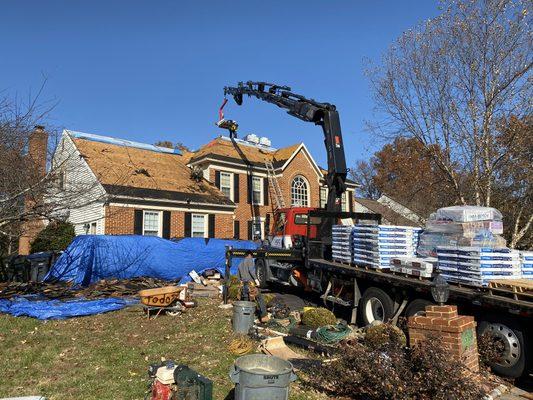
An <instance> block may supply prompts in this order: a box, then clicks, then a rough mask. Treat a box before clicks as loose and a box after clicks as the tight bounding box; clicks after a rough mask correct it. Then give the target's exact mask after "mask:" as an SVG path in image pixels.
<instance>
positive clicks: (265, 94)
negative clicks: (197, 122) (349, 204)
mask: <svg viewBox="0 0 533 400" xmlns="http://www.w3.org/2000/svg"><path fill="white" fill-rule="evenodd" d="M228 94H229V95H232V96H233V98H234V99H235V102H236V103H237V104H238V105H241V104H242V102H243V96H244V95H248V96H254V97H256V98H258V99H260V100H263V101H266V102H268V103H272V104H275V105H276V106H278V107H280V108H283V109H286V110H287V113H288V114H290V115H292V116H294V117H296V118H299V119H301V120H303V121H307V122H314V123H315V125H320V126H322V129H323V131H324V144H325V145H326V150H327V154H328V173H327V176H326V183H327V186H328V189H329V193H328V202H327V205H326V210H328V211H340V210H341V196H342V194H343V193H344V192H345V191H346V184H345V182H346V175H347V172H348V171H347V169H346V157H345V155H344V144H343V141H342V133H341V124H340V119H339V113H338V111H337V109H336V107H335V106H334V105H333V104H329V103H319V102H317V101H315V100H313V99H308V98H306V97H304V96H301V95H299V94H296V93H292V92H291V88H290V87H288V86H279V85H275V84H273V83H267V82H250V81H249V82H246V83H243V82H239V84H238V85H237V87H225V88H224V95H228Z"/></svg>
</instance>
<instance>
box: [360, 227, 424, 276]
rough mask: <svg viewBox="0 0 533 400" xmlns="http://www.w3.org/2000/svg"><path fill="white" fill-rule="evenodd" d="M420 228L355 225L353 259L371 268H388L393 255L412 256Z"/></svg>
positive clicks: (414, 252)
mask: <svg viewBox="0 0 533 400" xmlns="http://www.w3.org/2000/svg"><path fill="white" fill-rule="evenodd" d="M420 230H421V229H420V228H415V227H410V226H394V225H362V224H359V225H355V226H354V228H353V234H352V237H353V240H352V244H353V261H354V263H357V264H363V265H367V266H370V267H373V268H389V267H390V260H391V259H392V258H393V257H414V256H415V254H416V246H417V244H418V236H419V233H420Z"/></svg>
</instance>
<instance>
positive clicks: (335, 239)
mask: <svg viewBox="0 0 533 400" xmlns="http://www.w3.org/2000/svg"><path fill="white" fill-rule="evenodd" d="M351 238H352V226H349V225H333V228H332V243H331V257H332V258H333V259H334V260H335V261H341V262H346V263H350V262H351V261H352V244H351Z"/></svg>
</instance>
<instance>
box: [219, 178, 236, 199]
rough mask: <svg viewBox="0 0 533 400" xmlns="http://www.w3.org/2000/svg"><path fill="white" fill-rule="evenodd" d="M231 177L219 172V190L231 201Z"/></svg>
mask: <svg viewBox="0 0 533 400" xmlns="http://www.w3.org/2000/svg"><path fill="white" fill-rule="evenodd" d="M232 175H233V174H231V173H229V172H220V190H221V191H222V193H224V195H225V196H226V197H229V198H230V199H231V197H232V196H231V193H232V190H231V182H232V179H231V178H232Z"/></svg>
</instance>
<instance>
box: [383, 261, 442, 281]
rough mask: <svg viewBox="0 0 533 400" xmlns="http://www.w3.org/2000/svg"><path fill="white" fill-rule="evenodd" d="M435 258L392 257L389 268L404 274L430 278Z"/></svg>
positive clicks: (435, 262)
mask: <svg viewBox="0 0 533 400" xmlns="http://www.w3.org/2000/svg"><path fill="white" fill-rule="evenodd" d="M436 264H437V259H436V258H433V257H426V258H421V257H393V258H391V260H390V270H391V271H393V272H399V273H402V274H406V275H411V276H416V277H421V278H431V277H433V275H434V274H433V271H434V267H435V266H436Z"/></svg>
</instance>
